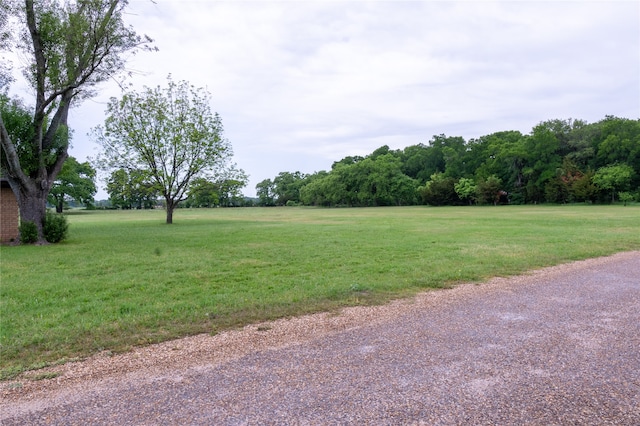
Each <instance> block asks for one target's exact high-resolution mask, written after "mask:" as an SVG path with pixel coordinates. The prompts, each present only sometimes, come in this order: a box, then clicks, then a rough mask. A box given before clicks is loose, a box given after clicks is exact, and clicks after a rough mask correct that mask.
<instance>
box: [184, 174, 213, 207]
mask: <svg viewBox="0 0 640 426" xmlns="http://www.w3.org/2000/svg"><path fill="white" fill-rule="evenodd" d="M219 204H220V194H219V188H218V186H217V185H216V184H215V183H213V182H211V181H209V180H207V179H206V178H195V179H193V180H192V181H191V184H190V185H189V192H188V198H187V206H188V207H215V206H217V205H219Z"/></svg>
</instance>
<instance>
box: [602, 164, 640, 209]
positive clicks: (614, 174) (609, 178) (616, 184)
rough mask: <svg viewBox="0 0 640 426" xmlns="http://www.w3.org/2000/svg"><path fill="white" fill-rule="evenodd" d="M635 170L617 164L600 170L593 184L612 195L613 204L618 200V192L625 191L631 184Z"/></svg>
mask: <svg viewBox="0 0 640 426" xmlns="http://www.w3.org/2000/svg"><path fill="white" fill-rule="evenodd" d="M633 173H634V172H633V169H632V168H631V166H628V165H626V164H615V165H611V166H605V167H601V168H599V169H598V170H597V171H596V173H595V175H593V179H592V181H593V183H594V184H595V185H596V186H597V187H598V188H600V189H601V190H602V191H605V192H610V193H611V202H612V203H613V202H614V201H615V198H616V192H618V191H625V190H626V189H628V187H629V184H630V183H631V177H632V176H633Z"/></svg>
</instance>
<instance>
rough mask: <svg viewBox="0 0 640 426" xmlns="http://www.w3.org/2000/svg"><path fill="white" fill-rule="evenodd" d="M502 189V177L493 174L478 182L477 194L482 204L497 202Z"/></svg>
mask: <svg viewBox="0 0 640 426" xmlns="http://www.w3.org/2000/svg"><path fill="white" fill-rule="evenodd" d="M501 190H502V179H500V178H499V177H497V176H495V175H492V176H489V177H488V178H486V179H482V180H480V181H479V182H478V186H477V188H476V194H477V196H478V202H479V203H480V204H497V203H498V199H499V198H498V197H499V195H500V191H501Z"/></svg>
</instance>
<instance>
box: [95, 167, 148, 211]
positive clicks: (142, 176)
mask: <svg viewBox="0 0 640 426" xmlns="http://www.w3.org/2000/svg"><path fill="white" fill-rule="evenodd" d="M107 194H109V202H110V203H111V206H112V207H115V208H118V209H125V210H130V209H151V208H153V207H154V206H155V205H156V204H157V202H156V200H157V198H158V196H159V195H160V191H159V190H158V188H157V187H156V185H155V183H154V182H153V181H152V179H151V176H150V175H149V173H148V172H146V171H144V170H136V169H132V170H127V169H118V170H114V171H113V172H111V175H110V176H109V179H108V180H107Z"/></svg>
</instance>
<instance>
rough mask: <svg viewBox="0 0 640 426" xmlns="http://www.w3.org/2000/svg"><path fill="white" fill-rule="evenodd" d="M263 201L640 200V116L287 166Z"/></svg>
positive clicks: (267, 185)
mask: <svg viewBox="0 0 640 426" xmlns="http://www.w3.org/2000/svg"><path fill="white" fill-rule="evenodd" d="M256 190H257V193H258V198H259V204H260V205H289V204H305V205H316V206H341V205H342V206H399V205H411V204H417V203H424V204H429V205H462V204H472V203H476V202H477V203H480V204H492V203H493V204H498V203H501V204H506V203H511V204H529V203H532V204H534V203H544V202H547V203H569V202H590V203H595V202H600V203H604V202H612V201H616V200H618V199H619V197H620V194H623V195H622V197H623V198H624V199H625V200H627V201H630V200H632V199H634V198H635V199H636V200H639V201H640V120H631V119H625V118H617V117H610V116H608V117H606V118H604V119H603V120H601V121H599V122H597V123H593V124H587V123H586V122H584V121H581V120H550V121H545V122H542V123H540V124H539V125H537V126H535V127H534V128H533V130H532V131H531V133H530V134H528V135H523V134H522V133H520V132H518V131H503V132H497V133H493V134H490V135H487V136H482V137H480V138H477V139H471V140H469V141H465V140H464V139H463V138H461V137H448V136H445V135H438V136H434V137H433V138H432V139H431V140H430V141H429V143H428V144H426V145H424V144H418V145H412V146H409V147H406V148H405V149H403V150H391V149H389V147H388V146H383V147H380V148H378V149H376V150H375V151H374V152H373V153H371V154H370V155H368V156H366V157H346V158H344V159H342V160H340V161H337V162H335V163H334V164H333V166H332V168H331V170H330V171H321V172H317V173H314V174H311V175H304V174H302V173H300V172H295V173H290V172H282V173H280V174H279V175H278V176H276V178H275V179H273V180H271V179H265V180H263V181H262V182H260V183H259V184H258V185H257V186H256Z"/></svg>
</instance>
